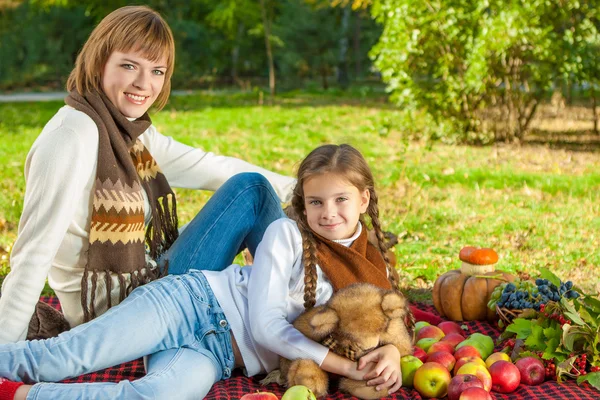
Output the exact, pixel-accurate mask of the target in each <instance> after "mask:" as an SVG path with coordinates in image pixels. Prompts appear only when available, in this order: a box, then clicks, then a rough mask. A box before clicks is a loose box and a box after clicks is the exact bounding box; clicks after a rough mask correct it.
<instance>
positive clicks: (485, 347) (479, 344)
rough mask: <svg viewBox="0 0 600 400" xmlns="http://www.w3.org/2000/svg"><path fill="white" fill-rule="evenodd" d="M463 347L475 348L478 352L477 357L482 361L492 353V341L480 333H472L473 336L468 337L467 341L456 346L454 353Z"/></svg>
mask: <svg viewBox="0 0 600 400" xmlns="http://www.w3.org/2000/svg"><path fill="white" fill-rule="evenodd" d="M475 335H477V336H475ZM486 338H487V339H486ZM490 342H491V344H490ZM464 346H473V347H475V348H476V349H477V350H478V351H479V355H480V356H481V358H483V359H484V360H485V359H486V358H488V357H489V356H490V354H492V353H493V352H494V341H493V339H492V338H491V337H489V336H485V335H482V334H480V333H474V334H473V335H471V336H469V337H468V339H465V340H463V341H462V342H460V343H459V344H457V345H456V349H455V351H456V350H458V349H460V348H461V347H464Z"/></svg>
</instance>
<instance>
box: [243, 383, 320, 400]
mask: <svg viewBox="0 0 600 400" xmlns="http://www.w3.org/2000/svg"><path fill="white" fill-rule="evenodd" d="M240 400H279V398H278V397H277V396H276V395H275V393H271V392H261V391H259V390H257V391H256V392H254V393H246V394H245V395H243V396H242V397H240ZM281 400H317V398H316V397H315V395H314V393H313V392H312V390H310V389H309V388H307V387H306V386H304V385H296V386H292V387H291V388H289V389H288V390H286V391H285V393H284V394H283V396H282V397H281Z"/></svg>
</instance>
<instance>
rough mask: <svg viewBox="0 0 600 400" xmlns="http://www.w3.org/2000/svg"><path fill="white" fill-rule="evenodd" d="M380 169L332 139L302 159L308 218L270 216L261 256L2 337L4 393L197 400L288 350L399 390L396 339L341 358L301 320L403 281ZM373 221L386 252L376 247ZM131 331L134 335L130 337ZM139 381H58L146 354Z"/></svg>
mask: <svg viewBox="0 0 600 400" xmlns="http://www.w3.org/2000/svg"><path fill="white" fill-rule="evenodd" d="M377 202H378V198H377V195H376V192H375V189H374V184H373V177H372V174H371V171H370V170H369V167H368V166H367V163H366V162H365V160H364V158H363V157H362V156H361V154H360V153H359V152H358V151H357V150H355V149H354V148H352V147H351V146H348V145H341V146H335V145H325V146H321V147H319V148H317V149H315V150H313V151H312V152H311V153H310V154H309V155H308V156H307V157H306V159H305V160H304V161H303V162H302V163H301V165H300V167H299V171H298V182H297V185H296V187H295V189H294V194H293V198H292V204H293V207H294V211H295V214H296V219H297V221H293V220H290V219H286V218H282V219H278V220H276V221H275V222H273V223H271V224H270V225H269V227H268V228H267V230H266V232H265V234H264V237H263V240H262V241H261V243H260V244H259V246H258V248H257V250H256V255H255V258H254V264H253V265H252V266H246V267H240V266H238V265H231V266H230V267H228V268H227V269H225V270H224V271H221V272H215V271H198V270H191V271H189V272H188V273H186V274H182V275H175V276H168V277H165V278H162V279H159V280H156V281H153V282H151V283H149V284H147V285H144V286H141V287H139V288H137V289H135V290H134V291H133V292H132V293H131V295H130V296H129V297H127V298H126V299H125V300H124V301H123V302H122V303H121V304H120V305H118V306H115V307H113V308H112V309H110V310H109V311H108V312H106V313H105V314H103V315H102V316H100V317H98V318H96V319H94V320H92V321H91V322H88V323H85V324H83V325H80V326H78V327H76V328H74V329H72V330H71V331H68V332H65V333H62V334H60V335H59V336H58V337H56V338H51V339H47V340H43V341H31V342H27V341H24V342H19V343H15V344H6V345H0V376H2V377H5V378H8V379H9V380H10V381H9V380H5V381H4V382H2V383H1V384H0V393H2V392H4V393H8V395H6V396H5V397H0V400H3V399H5V398H7V399H11V398H12V396H13V394H14V393H15V391H16V396H15V397H14V398H15V399H24V398H27V399H107V398H127V399H166V398H173V399H192V398H194V399H197V398H202V397H204V396H205V395H206V394H207V393H208V392H209V390H210V388H211V387H212V385H213V384H214V383H215V382H217V381H218V380H220V379H227V378H229V377H230V376H231V372H232V370H233V369H235V368H243V369H244V372H245V373H246V374H247V375H248V376H252V375H255V374H259V373H265V372H270V371H271V370H273V369H275V368H277V367H278V365H279V362H278V357H279V356H283V357H285V358H288V359H296V358H308V359H312V360H314V361H315V362H316V363H318V364H319V365H320V366H321V367H322V368H323V369H324V370H326V371H329V372H333V373H336V374H339V375H343V376H347V377H350V378H352V379H358V380H362V379H365V380H368V383H369V384H371V385H377V387H378V388H380V389H381V388H389V391H390V392H394V391H396V390H398V388H399V387H400V385H401V382H402V379H401V374H400V354H399V352H398V350H397V349H396V347H394V346H392V345H387V346H383V347H381V348H378V349H376V350H373V351H371V352H370V353H368V354H367V355H366V356H364V357H362V358H361V359H360V360H359V361H358V362H353V361H350V360H349V359H346V358H344V357H341V356H339V355H337V354H335V353H333V352H332V351H330V350H329V349H328V348H327V347H325V346H323V345H321V344H319V343H316V342H314V341H312V340H310V339H308V338H306V337H305V336H303V335H302V334H301V333H300V332H299V331H297V330H296V329H295V328H294V327H293V325H291V323H292V322H293V321H294V319H295V318H296V317H297V316H298V315H299V314H300V313H301V312H302V311H304V310H305V309H306V308H310V307H314V306H315V305H321V304H323V303H325V302H326V301H327V300H328V299H329V298H330V297H331V295H332V294H333V293H334V292H335V291H336V290H338V289H340V288H343V287H345V286H347V285H349V284H352V283H355V282H370V283H373V284H376V285H379V286H381V287H384V288H392V287H397V282H396V280H395V276H396V275H395V274H394V273H393V272H394V271H393V270H392V269H391V267H390V265H389V263H388V262H387V260H386V259H385V256H384V255H383V252H381V249H382V248H383V234H382V231H381V227H380V222H379V215H378V206H377ZM365 214H367V215H368V216H369V217H370V220H371V223H372V225H373V229H374V230H375V232H376V234H377V237H378V238H379V248H375V247H374V246H373V245H371V244H369V243H368V241H367V237H366V234H367V232H366V227H365V225H364V222H363V216H364V215H365ZM123 338H135V340H134V341H125V340H123ZM156 352H163V353H169V354H170V355H171V357H170V360H171V361H169V362H163V360H164V359H165V358H159V359H158V362H155V361H153V360H154V359H153V358H150V360H149V363H148V366H147V372H148V373H147V375H146V376H145V377H143V378H141V379H139V380H136V381H132V382H130V381H122V382H119V383H118V384H116V383H90V384H56V383H37V384H35V385H33V386H29V385H22V383H20V382H13V381H26V382H41V381H46V382H48V381H50V382H56V381H60V380H63V379H65V378H68V377H73V376H77V375H80V374H85V373H88V372H91V371H96V370H99V369H102V368H106V367H109V366H111V365H115V364H119V363H122V362H126V361H129V360H132V359H135V358H138V357H141V356H143V355H146V354H151V353H156Z"/></svg>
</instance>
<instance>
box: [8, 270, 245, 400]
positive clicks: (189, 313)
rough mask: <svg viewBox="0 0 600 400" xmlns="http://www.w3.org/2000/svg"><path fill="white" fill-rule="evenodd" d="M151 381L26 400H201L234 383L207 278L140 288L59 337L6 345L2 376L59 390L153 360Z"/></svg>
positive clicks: (38, 391)
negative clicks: (82, 379) (221, 385)
mask: <svg viewBox="0 0 600 400" xmlns="http://www.w3.org/2000/svg"><path fill="white" fill-rule="evenodd" d="M152 353H154V354H153V356H151V357H149V360H148V373H147V375H146V376H144V377H143V378H141V379H138V380H135V381H128V380H124V381H121V382H119V383H108V382H107V383H70V384H69V383H37V384H35V385H34V386H33V387H32V388H31V390H30V392H29V394H28V395H27V399H31V400H33V399H37V400H42V399H44V400H45V399H48V400H50V399H52V400H57V399H61V400H62V399H65V400H67V399H68V400H75V399H86V400H91V399H99V400H100V399H103V400H105V399H160V400H162V399H201V398H203V397H205V396H206V394H207V393H208V392H209V391H210V388H211V387H212V386H213V384H214V383H215V382H217V381H219V380H221V379H226V378H229V377H230V376H231V371H232V369H233V368H234V361H235V360H234V355H233V350H232V344H231V333H230V328H229V323H228V322H227V319H226V317H225V315H224V314H223V310H221V307H220V306H219V303H218V302H217V300H216V298H215V297H214V294H213V292H212V290H211V288H210V286H209V285H208V283H207V281H206V278H205V277H204V275H203V274H202V272H201V271H197V270H192V271H190V272H188V273H187V274H182V275H169V276H167V277H165V278H162V279H159V280H157V281H154V282H151V283H149V284H147V285H144V286H141V287H138V288H136V289H135V290H134V291H133V292H131V294H130V295H129V296H128V297H127V298H126V299H125V300H124V301H123V302H122V303H121V304H119V305H117V306H115V307H113V308H111V309H110V310H108V311H107V312H106V313H105V314H103V315H101V316H100V317H98V318H96V319H94V320H92V321H90V322H88V323H85V324H82V325H79V326H77V327H75V328H73V329H72V330H70V331H68V332H64V333H62V334H60V335H59V336H58V337H55V338H51V339H46V340H33V341H22V342H18V343H11V344H4V345H0V376H2V377H5V378H8V379H11V380H15V381H23V382H26V383H31V382H57V381H60V380H63V379H66V378H70V377H75V376H78V375H82V374H86V373H89V372H92V371H97V370H100V369H103V368H107V367H110V366H112V365H115V364H120V363H123V362H126V361H130V360H134V359H136V358H139V357H141V356H144V355H147V354H152Z"/></svg>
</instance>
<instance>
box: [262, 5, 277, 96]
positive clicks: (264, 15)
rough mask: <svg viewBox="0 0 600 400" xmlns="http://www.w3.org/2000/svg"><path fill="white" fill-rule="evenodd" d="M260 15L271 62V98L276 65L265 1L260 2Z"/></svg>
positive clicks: (273, 90) (273, 94)
mask: <svg viewBox="0 0 600 400" xmlns="http://www.w3.org/2000/svg"><path fill="white" fill-rule="evenodd" d="M260 13H261V15H262V20H263V28H264V29H263V30H264V32H265V47H266V49H267V60H268V61H269V89H270V90H271V97H273V96H275V63H274V62H273V52H272V51H271V40H270V37H271V24H270V21H269V18H268V17H267V8H266V6H265V0H260Z"/></svg>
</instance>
